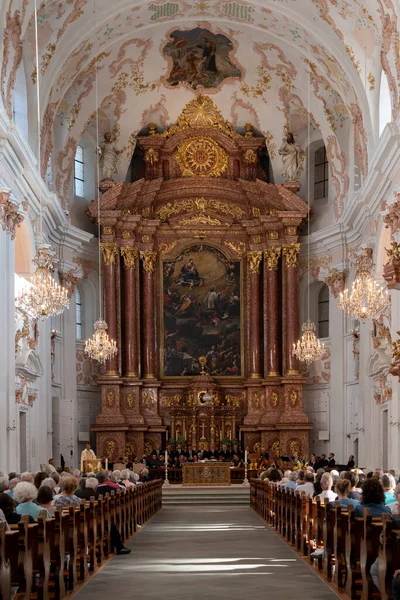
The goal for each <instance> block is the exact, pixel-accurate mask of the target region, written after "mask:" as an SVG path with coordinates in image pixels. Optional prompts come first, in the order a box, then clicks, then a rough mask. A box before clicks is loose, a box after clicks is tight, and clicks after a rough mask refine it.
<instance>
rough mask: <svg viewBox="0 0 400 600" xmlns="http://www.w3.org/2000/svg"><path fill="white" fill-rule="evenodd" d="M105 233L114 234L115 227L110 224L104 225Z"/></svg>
mask: <svg viewBox="0 0 400 600" xmlns="http://www.w3.org/2000/svg"><path fill="white" fill-rule="evenodd" d="M103 233H104V235H112V234H113V228H112V227H110V225H105V226H104V227H103Z"/></svg>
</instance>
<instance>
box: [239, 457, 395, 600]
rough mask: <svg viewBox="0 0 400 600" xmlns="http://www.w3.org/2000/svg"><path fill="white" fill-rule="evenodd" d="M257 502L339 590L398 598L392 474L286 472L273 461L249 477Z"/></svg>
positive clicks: (323, 470)
mask: <svg viewBox="0 0 400 600" xmlns="http://www.w3.org/2000/svg"><path fill="white" fill-rule="evenodd" d="M351 458H352V457H350V459H351ZM350 459H349V460H350ZM310 462H311V461H310ZM251 505H252V508H253V509H254V510H255V511H256V512H257V513H258V514H259V515H260V516H261V517H262V518H263V519H264V520H266V521H267V522H268V523H269V524H271V525H272V526H273V527H275V529H276V530H277V531H278V533H280V534H281V535H282V536H283V537H284V538H285V540H286V541H287V542H289V543H290V544H292V545H293V546H294V547H295V549H296V550H297V551H298V552H299V553H300V554H301V555H302V556H303V557H307V558H308V559H309V560H310V561H311V563H313V564H314V565H315V566H316V568H318V569H319V570H320V571H321V573H322V574H323V576H324V577H325V578H326V579H327V580H328V581H329V582H330V583H332V584H333V585H335V586H336V587H337V589H338V591H340V592H343V593H345V594H346V596H348V597H350V598H356V597H362V598H393V599H394V600H400V544H399V542H400V483H399V482H397V483H396V478H395V473H394V472H393V471H388V472H384V471H383V470H382V469H376V470H375V471H370V472H368V473H364V472H363V471H362V470H361V469H350V470H346V471H341V472H340V473H339V471H338V470H336V469H329V470H328V468H327V466H325V467H320V468H318V469H317V470H315V469H314V468H313V467H312V466H304V467H303V468H297V467H294V468H293V469H288V470H286V471H282V470H280V469H279V468H277V466H276V465H275V464H274V465H272V466H269V467H268V468H264V469H260V470H259V473H258V478H257V479H252V480H251Z"/></svg>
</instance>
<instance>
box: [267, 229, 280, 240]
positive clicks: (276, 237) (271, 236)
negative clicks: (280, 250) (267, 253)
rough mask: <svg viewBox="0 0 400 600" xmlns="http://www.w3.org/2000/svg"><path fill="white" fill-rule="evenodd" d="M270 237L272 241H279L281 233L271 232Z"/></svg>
mask: <svg viewBox="0 0 400 600" xmlns="http://www.w3.org/2000/svg"><path fill="white" fill-rule="evenodd" d="M269 237H270V239H271V240H278V239H279V231H275V230H273V231H270V232H269Z"/></svg>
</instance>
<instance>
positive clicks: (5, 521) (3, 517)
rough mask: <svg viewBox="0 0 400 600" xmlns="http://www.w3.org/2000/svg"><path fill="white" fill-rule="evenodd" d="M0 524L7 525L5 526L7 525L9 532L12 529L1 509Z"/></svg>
mask: <svg viewBox="0 0 400 600" xmlns="http://www.w3.org/2000/svg"><path fill="white" fill-rule="evenodd" d="M0 523H5V524H6V529H7V531H8V530H9V529H10V526H9V524H8V523H7V520H6V516H5V514H4V513H3V511H2V510H1V508H0Z"/></svg>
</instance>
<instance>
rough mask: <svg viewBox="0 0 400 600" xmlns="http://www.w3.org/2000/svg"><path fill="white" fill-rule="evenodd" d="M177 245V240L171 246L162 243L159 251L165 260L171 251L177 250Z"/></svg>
mask: <svg viewBox="0 0 400 600" xmlns="http://www.w3.org/2000/svg"><path fill="white" fill-rule="evenodd" d="M177 243H178V242H177V241H176V240H175V241H173V242H170V243H169V244H166V243H165V242H162V243H161V244H159V246H158V251H159V253H160V255H161V257H162V258H163V257H164V256H166V255H167V254H169V253H170V252H171V250H173V249H174V248H175V246H176V245H177Z"/></svg>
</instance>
